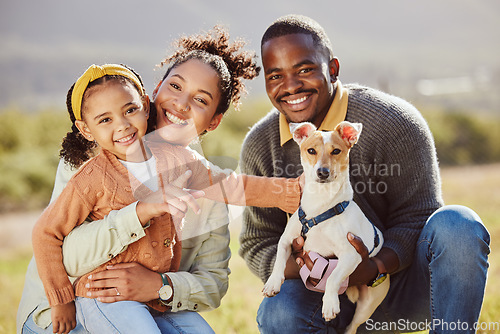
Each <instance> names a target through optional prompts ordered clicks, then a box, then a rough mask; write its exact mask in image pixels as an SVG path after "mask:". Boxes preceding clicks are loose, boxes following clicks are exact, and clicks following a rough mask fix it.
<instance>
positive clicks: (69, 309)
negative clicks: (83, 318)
mask: <svg viewBox="0 0 500 334" xmlns="http://www.w3.org/2000/svg"><path fill="white" fill-rule="evenodd" d="M51 309H52V311H51V317H52V332H53V333H63V334H66V333H69V332H70V331H71V330H72V329H73V328H75V327H76V309H75V302H69V303H67V304H59V305H56V306H52V307H51Z"/></svg>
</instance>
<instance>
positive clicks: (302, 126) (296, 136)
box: [290, 122, 316, 145]
mask: <svg viewBox="0 0 500 334" xmlns="http://www.w3.org/2000/svg"><path fill="white" fill-rule="evenodd" d="M314 131H316V126H314V124H312V123H309V122H304V123H290V132H291V133H292V136H293V140H295V141H296V142H297V144H299V145H300V144H301V143H302V142H303V141H304V140H305V139H306V138H307V137H309V136H310V135H311V133H313V132H314Z"/></svg>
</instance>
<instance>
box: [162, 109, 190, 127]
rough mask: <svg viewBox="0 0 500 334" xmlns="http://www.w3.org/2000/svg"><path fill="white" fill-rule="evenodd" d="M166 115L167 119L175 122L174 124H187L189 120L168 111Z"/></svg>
mask: <svg viewBox="0 0 500 334" xmlns="http://www.w3.org/2000/svg"><path fill="white" fill-rule="evenodd" d="M165 115H166V116H167V119H168V120H169V121H170V122H172V123H174V124H177V125H187V124H188V122H187V121H186V120H184V119H180V118H179V117H177V116H175V115H173V114H171V113H169V112H166V113H165Z"/></svg>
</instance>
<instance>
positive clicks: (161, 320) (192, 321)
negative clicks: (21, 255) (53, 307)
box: [22, 298, 214, 334]
mask: <svg viewBox="0 0 500 334" xmlns="http://www.w3.org/2000/svg"><path fill="white" fill-rule="evenodd" d="M79 299H80V298H79ZM82 301H83V302H85V303H86V304H87V302H88V305H86V306H85V308H87V310H86V311H85V314H86V316H90V314H89V313H88V312H98V313H97V314H95V313H94V315H93V316H91V318H90V319H84V320H82V321H81V320H80V319H81V315H82V314H79V315H78V316H77V326H76V327H75V329H73V330H72V331H71V334H88V333H89V332H88V331H87V330H86V329H85V328H84V327H83V326H82V323H86V324H87V325H89V326H90V327H89V330H91V331H93V332H94V333H99V334H100V333H106V332H111V333H155V331H156V332H157V333H158V332H160V333H162V334H169V333H176V334H184V333H190V334H191V333H199V334H202V333H203V334H204V333H214V331H213V330H212V328H211V327H210V325H209V324H208V323H207V322H206V321H205V319H203V317H202V316H201V315H200V314H198V313H197V312H190V311H181V312H164V313H160V312H156V311H154V310H153V311H151V313H149V311H148V309H147V307H146V306H145V305H144V304H142V303H138V302H129V301H125V302H117V303H109V304H105V303H99V302H97V301H96V300H94V299H86V298H81V300H79V302H78V303H77V305H80V306H77V307H81V304H82V303H81V302H82ZM122 303H123V304H122ZM80 310H81V309H80ZM101 311H102V312H101ZM145 312H148V314H146V313H145ZM99 313H101V314H99ZM85 314H83V315H85ZM94 316H95V317H94ZM108 316H109V317H110V318H109V319H108V318H106V317H108ZM151 319H153V320H154V321H153V322H150V321H149V320H151ZM110 321H113V322H116V324H117V326H118V327H117V328H112V329H109V328H110V327H109V326H110ZM139 323H141V324H144V323H145V324H146V326H149V328H146V327H140V328H139V329H137V325H138V324H139ZM123 324H127V326H125V329H123V328H121V329H120V328H119V327H120V326H122V325H123ZM106 328H108V329H109V330H108V331H106ZM22 333H23V334H52V325H50V326H49V327H47V328H46V329H42V328H40V327H38V326H37V325H36V324H35V323H34V322H33V317H32V315H30V316H29V318H28V320H27V321H26V322H25V323H24V326H23V331H22Z"/></svg>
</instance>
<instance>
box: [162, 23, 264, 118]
mask: <svg viewBox="0 0 500 334" xmlns="http://www.w3.org/2000/svg"><path fill="white" fill-rule="evenodd" d="M245 44H246V43H245V42H244V41H243V40H241V39H239V40H237V41H235V42H232V43H230V42H229V33H228V31H227V30H226V29H224V28H223V27H222V26H220V25H216V26H215V27H214V28H213V29H211V30H209V31H208V32H206V33H205V34H199V35H192V36H183V37H181V38H179V39H178V40H177V41H175V42H174V47H176V51H175V52H174V53H172V54H171V55H170V56H167V57H166V58H165V59H163V60H162V62H161V63H160V64H159V66H160V67H163V66H165V65H167V66H168V67H167V71H166V73H165V75H164V76H163V78H162V81H163V80H164V79H165V78H166V77H167V76H168V74H169V73H170V71H171V70H172V69H173V68H175V67H177V66H179V65H181V64H183V63H185V62H186V61H188V60H190V59H198V60H200V61H202V62H204V63H206V64H208V65H210V66H211V67H212V68H213V69H214V70H215V71H216V72H217V74H218V75H219V78H220V82H219V88H220V91H221V101H220V102H219V105H218V106H217V110H216V112H215V114H216V115H217V114H224V113H225V112H226V111H227V110H228V109H229V105H230V104H231V103H233V105H234V107H235V109H238V107H239V105H240V98H241V96H242V94H244V93H246V90H245V85H244V83H243V79H247V80H251V79H254V78H255V77H257V76H258V75H259V72H260V67H259V66H257V62H256V55H255V52H250V51H243V50H242V48H243V47H244V46H245Z"/></svg>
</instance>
